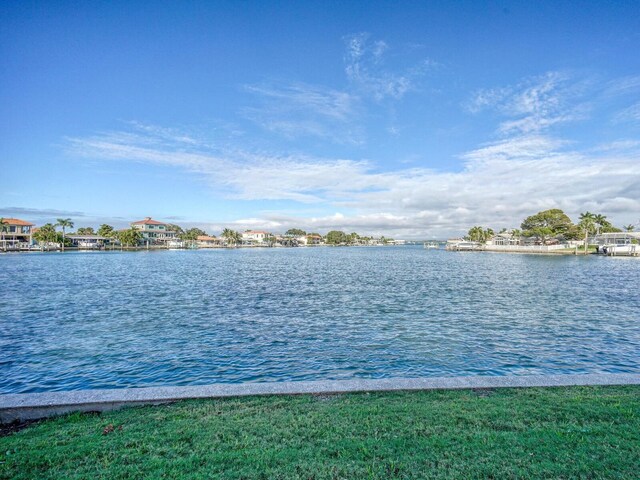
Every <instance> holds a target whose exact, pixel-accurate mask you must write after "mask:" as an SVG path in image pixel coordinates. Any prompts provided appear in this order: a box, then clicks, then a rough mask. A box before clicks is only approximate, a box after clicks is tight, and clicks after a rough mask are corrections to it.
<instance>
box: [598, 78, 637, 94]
mask: <svg viewBox="0 0 640 480" xmlns="http://www.w3.org/2000/svg"><path fill="white" fill-rule="evenodd" d="M638 92H640V75H630V76H626V77H622V78H616V79H614V80H610V81H609V82H608V83H607V85H606V87H605V90H604V93H605V95H608V96H619V95H627V94H633V93H635V94H637V93H638Z"/></svg>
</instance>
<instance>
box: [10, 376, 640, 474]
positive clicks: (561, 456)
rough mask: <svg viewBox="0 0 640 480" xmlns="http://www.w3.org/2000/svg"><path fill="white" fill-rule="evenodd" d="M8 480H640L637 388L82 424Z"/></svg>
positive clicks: (331, 404) (227, 409) (15, 462)
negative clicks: (201, 479)
mask: <svg viewBox="0 0 640 480" xmlns="http://www.w3.org/2000/svg"><path fill="white" fill-rule="evenodd" d="M0 462H1V463H0V477H1V478H12V479H33V478H39V479H54V478H55V479H60V478H72V479H81V478H82V479H87V478H91V479H94V478H109V479H114V478H154V479H155V478H265V479H273V478H304V479H309V478H313V479H322V478H332V479H333V478H637V475H638V471H639V467H640V387H637V386H628V387H571V388H546V389H543V388H532V389H499V390H477V391H472V390H464V391H431V392H400V393H375V394H348V395H324V396H312V395H304V396H270V397H245V398H234V399H223V400H199V401H184V402H179V403H174V404H171V405H165V406H159V407H142V408H129V409H124V410H120V411H116V412H109V413H104V414H102V415H85V414H74V415H69V416H65V417H60V418H55V419H51V420H47V421H43V422H40V423H38V424H34V425H31V426H29V427H27V428H25V429H23V430H21V431H19V432H17V433H13V434H10V435H8V436H5V437H3V438H0Z"/></svg>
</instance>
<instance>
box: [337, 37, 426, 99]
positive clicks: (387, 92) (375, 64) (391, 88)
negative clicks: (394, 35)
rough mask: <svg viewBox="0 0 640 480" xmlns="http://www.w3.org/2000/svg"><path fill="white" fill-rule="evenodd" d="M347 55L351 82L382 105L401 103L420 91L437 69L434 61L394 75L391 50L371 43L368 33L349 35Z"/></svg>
mask: <svg viewBox="0 0 640 480" xmlns="http://www.w3.org/2000/svg"><path fill="white" fill-rule="evenodd" d="M344 40H345V44H346V51H345V55H344V62H345V72H346V75H347V78H348V79H349V80H350V81H351V82H352V84H353V85H355V86H356V87H357V88H358V90H360V91H362V92H363V93H364V94H366V95H370V96H372V97H373V98H374V99H376V100H378V101H380V100H383V99H385V98H391V99H395V100H398V99H401V98H402V97H404V96H405V94H406V93H407V92H410V91H412V90H416V89H417V88H418V83H419V81H420V80H421V79H422V77H424V75H425V74H426V73H427V72H428V71H429V70H431V69H433V68H434V67H435V66H436V63H435V62H434V61H432V60H428V59H425V60H422V61H421V62H419V63H417V64H415V65H412V66H410V67H408V68H404V69H403V70H401V71H394V70H392V69H391V68H389V67H388V66H387V62H386V55H387V52H388V50H389V46H388V44H387V43H386V42H384V41H382V40H373V41H372V40H370V35H369V34H368V33H358V34H354V35H348V36H346V37H345V38H344Z"/></svg>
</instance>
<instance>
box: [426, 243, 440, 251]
mask: <svg viewBox="0 0 640 480" xmlns="http://www.w3.org/2000/svg"><path fill="white" fill-rule="evenodd" d="M423 247H424V248H427V249H436V250H437V249H439V248H440V244H438V243H437V242H424V245H423Z"/></svg>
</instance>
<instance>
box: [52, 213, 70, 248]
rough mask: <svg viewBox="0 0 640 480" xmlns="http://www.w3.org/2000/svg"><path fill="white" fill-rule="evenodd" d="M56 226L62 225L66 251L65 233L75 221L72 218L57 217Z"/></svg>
mask: <svg viewBox="0 0 640 480" xmlns="http://www.w3.org/2000/svg"><path fill="white" fill-rule="evenodd" d="M56 222H57V223H56V226H58V227H62V250H63V251H64V242H65V240H66V238H65V233H66V229H67V228H73V222H72V221H71V219H70V218H56Z"/></svg>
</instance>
